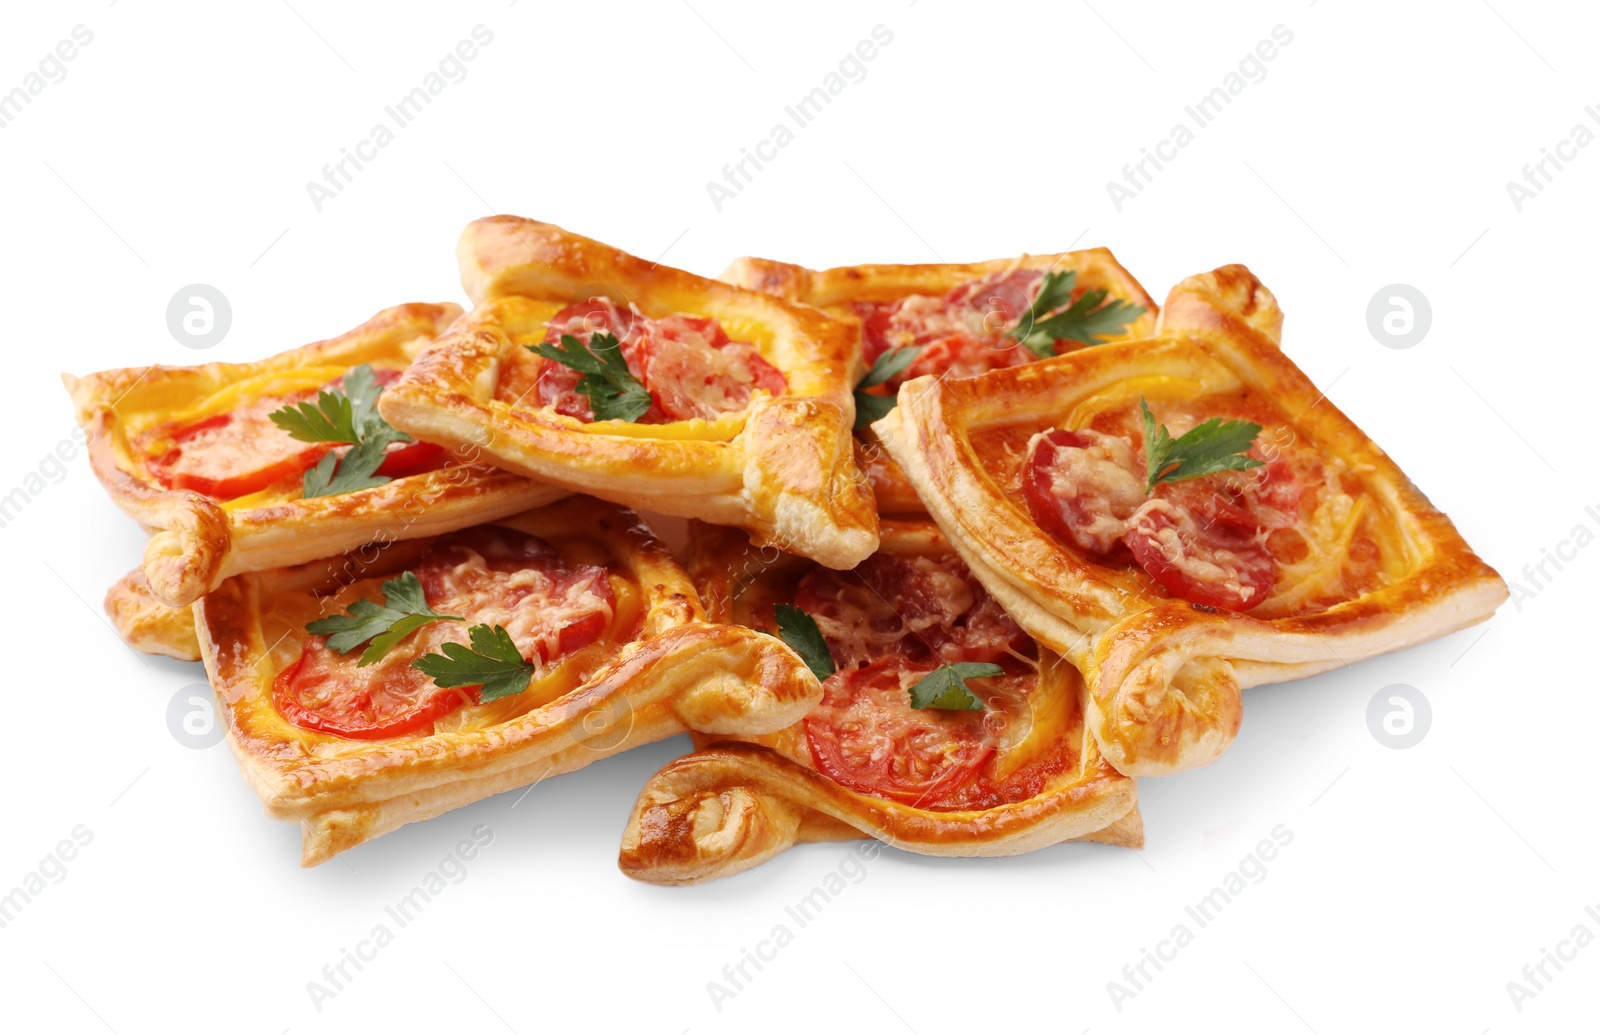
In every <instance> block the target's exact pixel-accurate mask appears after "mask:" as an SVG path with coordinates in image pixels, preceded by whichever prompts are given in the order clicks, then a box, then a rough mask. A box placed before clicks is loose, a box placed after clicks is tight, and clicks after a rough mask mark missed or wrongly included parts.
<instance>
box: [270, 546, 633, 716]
mask: <svg viewBox="0 0 1600 1035" xmlns="http://www.w3.org/2000/svg"><path fill="white" fill-rule="evenodd" d="M411 570H412V571H414V572H415V573H416V575H417V579H418V581H419V582H421V584H422V587H423V595H424V597H425V598H426V600H427V602H428V605H429V606H430V607H432V608H433V609H434V610H435V611H437V612H439V613H441V614H454V615H460V616H462V618H463V619H464V621H463V622H460V623H455V622H451V623H446V622H435V623H432V624H430V625H426V626H424V627H423V628H422V629H420V630H418V631H417V632H415V633H413V634H412V635H411V636H410V637H408V638H407V639H406V640H404V641H402V643H401V644H400V645H398V646H397V647H396V648H394V649H393V650H391V651H390V652H389V653H388V654H387V655H385V656H384V657H383V658H382V659H380V660H379V661H377V662H376V663H374V664H372V665H368V666H365V667H363V666H361V665H360V664H359V661H360V656H361V655H360V652H359V651H352V652H351V653H349V654H343V655H341V654H336V653H334V652H333V651H331V650H329V649H328V647H327V642H326V638H325V637H320V636H319V637H315V638H313V639H311V640H309V641H308V642H307V643H306V646H305V647H304V649H303V650H302V651H301V654H300V657H299V658H298V659H297V660H296V661H295V662H294V663H293V664H291V665H289V666H288V667H286V668H285V669H284V670H283V671H282V672H280V673H279V674H278V678H277V680H276V681H275V682H274V684H273V699H274V701H275V702H276V704H277V706H278V710H279V711H280V712H281V713H282V714H283V715H284V717H285V718H287V719H288V720H289V721H290V722H292V723H294V724H295V725H296V726H300V727H302V728H305V729H312V730H317V731H319V732H323V733H331V734H334V735H336V736H341V737H350V738H354V739H358V740H377V739H383V738H387V737H399V736H405V735H407V734H413V733H418V732H422V731H425V730H427V729H429V728H431V726H432V724H433V723H434V722H435V721H437V720H438V719H440V718H441V717H443V716H445V715H448V714H449V713H450V712H452V711H454V710H455V709H457V708H460V707H462V706H463V705H465V704H468V703H476V702H477V699H478V698H477V688H476V687H460V688H456V689H451V690H444V689H441V688H440V687H438V686H436V685H435V684H434V683H433V682H432V680H431V679H429V678H428V677H427V676H426V675H424V674H423V673H421V672H419V671H418V670H417V669H415V668H412V667H411V663H412V661H414V660H415V659H416V658H418V657H420V656H422V655H423V654H427V653H433V652H436V651H437V650H438V648H439V645H440V644H442V643H444V642H446V641H456V642H463V641H464V640H465V639H466V637H465V634H464V631H463V630H465V629H466V628H468V627H470V626H472V625H475V624H480V623H481V624H492V625H500V626H504V627H505V628H506V630H507V632H508V633H509V634H510V635H511V638H512V639H513V640H514V641H515V642H516V643H517V646H518V649H519V650H520V651H521V652H522V654H523V657H526V658H530V659H537V660H538V661H540V662H544V663H548V662H552V661H555V660H556V659H558V658H560V657H562V656H565V655H567V654H570V653H572V652H573V651H576V650H579V649H581V648H583V647H586V646H588V645H589V644H590V643H593V642H594V641H595V640H596V639H598V638H599V637H600V636H601V634H603V633H604V632H605V630H606V627H607V625H608V624H609V623H610V621H611V618H612V616H613V615H614V614H615V612H616V594H615V591H614V590H613V589H612V588H611V582H610V578H609V576H608V573H607V572H606V569H605V568H602V567H597V566H594V565H576V566H569V565H567V564H566V562H565V561H564V559H563V558H562V556H561V554H560V553H559V552H558V551H557V550H556V549H555V548H554V547H553V546H551V545H550V544H549V543H547V542H545V541H544V540H543V539H540V538H538V537H537V536H532V535H528V534H527V533H526V532H521V531H518V530H516V529H511V528H505V527H503V526H500V525H480V526H478V527H475V528H470V529H466V530H464V531H461V532H453V533H451V534H449V535H445V536H441V537H439V538H438V539H437V540H435V541H434V543H433V545H432V546H431V547H429V549H428V552H427V553H425V554H424V555H423V556H422V557H421V558H420V559H419V560H418V561H417V564H416V565H415V566H414V567H413V568H412V569H411Z"/></svg>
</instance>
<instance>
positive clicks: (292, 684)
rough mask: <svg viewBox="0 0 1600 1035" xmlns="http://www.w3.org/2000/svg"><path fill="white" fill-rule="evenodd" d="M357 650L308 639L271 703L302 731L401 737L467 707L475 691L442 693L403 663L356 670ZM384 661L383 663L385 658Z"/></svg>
mask: <svg viewBox="0 0 1600 1035" xmlns="http://www.w3.org/2000/svg"><path fill="white" fill-rule="evenodd" d="M359 657H360V652H359V651H356V652H354V653H351V654H346V655H340V654H335V653H334V652H333V651H331V650H329V649H328V646H327V640H326V638H325V637H322V636H318V637H317V638H315V639H313V640H311V641H309V642H308V643H307V644H306V646H305V649H304V650H303V651H301V652H300V657H299V659H298V660H297V661H295V662H294V664H292V665H290V666H289V667H288V668H286V669H284V670H283V671H282V672H280V673H278V678H277V679H276V680H274V682H273V684H272V700H273V703H275V704H276V705H277V706H278V711H279V712H281V713H282V714H283V717H284V718H285V719H288V720H289V721H290V722H292V723H294V724H295V725H296V726H299V727H300V728H302V729H308V730H316V731H317V732H319V733H331V734H333V735H334V736H336V737H347V738H350V739H353V740H382V739H384V738H387V737H403V736H406V735H408V734H412V733H420V732H422V731H423V730H426V729H429V728H431V727H432V726H433V724H434V722H436V721H437V720H439V719H442V718H444V717H445V716H446V715H449V714H450V713H451V712H453V711H455V710H456V709H457V708H460V707H461V706H462V705H464V704H466V703H467V702H468V701H469V700H470V701H472V702H473V703H476V702H477V699H478V695H477V688H476V687H460V688H457V689H454V690H444V689H441V688H440V687H437V686H435V685H434V683H433V680H431V679H429V678H428V677H427V676H425V675H423V674H422V673H421V672H419V671H417V670H416V669H414V668H411V667H410V665H409V661H408V663H407V664H405V665H399V664H383V663H380V664H377V665H369V666H368V667H366V668H358V667H356V659H357V658H359ZM385 660H387V659H385Z"/></svg>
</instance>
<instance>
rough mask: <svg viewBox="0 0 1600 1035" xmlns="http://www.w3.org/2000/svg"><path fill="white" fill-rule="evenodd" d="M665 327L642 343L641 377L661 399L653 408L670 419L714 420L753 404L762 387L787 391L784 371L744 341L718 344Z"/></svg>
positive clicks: (773, 392) (648, 416) (771, 391)
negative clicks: (755, 395) (753, 395)
mask: <svg viewBox="0 0 1600 1035" xmlns="http://www.w3.org/2000/svg"><path fill="white" fill-rule="evenodd" d="M698 337H699V336H698V335H694V336H692V337H677V336H674V335H670V334H668V333H667V332H666V331H665V330H664V329H661V328H656V329H653V330H652V331H651V332H650V333H647V334H646V335H645V336H644V337H643V340H642V341H641V342H640V345H639V353H638V355H639V380H640V381H641V382H643V384H644V386H645V387H646V388H648V389H649V390H650V395H651V397H652V398H653V399H654V400H655V406H653V407H652V408H651V409H652V414H647V415H646V419H647V420H648V419H650V417H651V416H652V415H653V414H654V413H655V411H657V410H659V411H660V417H659V419H660V420H662V421H663V422H666V421H679V420H693V419H695V418H700V419H702V420H711V419H714V418H716V417H717V416H718V415H720V414H724V413H737V412H738V411H739V410H742V409H744V408H745V407H746V406H748V405H750V397H751V395H752V394H753V393H754V392H755V390H756V389H758V388H763V389H766V390H767V391H768V392H770V393H772V394H774V395H781V394H782V393H783V390H784V388H785V387H787V385H786V382H785V381H784V378H783V374H781V373H780V372H779V371H778V369H777V368H776V367H774V366H773V365H772V364H771V363H768V362H767V361H766V360H765V359H763V358H762V357H761V353H759V352H757V351H756V350H755V348H754V347H753V346H750V345H746V344H744V343H743V342H734V343H728V344H724V345H722V346H720V347H712V346H709V345H706V344H704V343H703V341H702V340H696V339H698Z"/></svg>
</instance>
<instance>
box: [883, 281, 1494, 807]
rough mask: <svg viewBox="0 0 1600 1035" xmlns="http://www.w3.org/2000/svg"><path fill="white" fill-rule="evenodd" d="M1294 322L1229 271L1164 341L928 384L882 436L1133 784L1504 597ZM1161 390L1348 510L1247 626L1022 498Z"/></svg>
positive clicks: (1464, 622) (1196, 285)
mask: <svg viewBox="0 0 1600 1035" xmlns="http://www.w3.org/2000/svg"><path fill="white" fill-rule="evenodd" d="M1281 326H1282V313H1281V312H1280V311H1279V309H1278V306H1277V303H1276V302H1275V301H1274V300H1273V299H1272V296H1271V294H1270V292H1268V291H1267V290H1266V289H1265V288H1264V287H1262V286H1261V285H1260V283H1259V282H1258V281H1257V280H1256V279H1255V278H1254V277H1253V276H1252V275H1251V274H1250V273H1249V271H1248V270H1246V269H1245V268H1244V267H1242V266H1228V267H1223V268H1221V269H1218V270H1215V271H1212V272H1210V273H1206V274H1201V275H1199V276H1196V277H1191V278H1189V279H1187V280H1185V281H1183V282H1182V283H1180V284H1179V285H1178V286H1177V287H1175V288H1174V289H1173V291H1172V293H1171V295H1170V296H1169V298H1168V300H1167V304H1166V306H1165V311H1164V313H1163V317H1162V326H1161V333H1160V334H1159V335H1158V336H1156V337H1153V338H1149V339H1145V340H1142V341H1133V342H1126V343H1121V344H1109V345H1104V346H1101V347H1098V348H1093V349H1084V350H1080V351H1078V352H1074V353H1070V354H1068V355H1064V356H1061V357H1059V358H1056V359H1052V360H1047V361H1045V362H1042V363H1037V364H1032V365H1029V366H1025V367H1017V368H1013V369H1008V370H1000V371H995V372H993V373H990V374H986V375H984V376H981V377H976V378H971V379H964V380H945V381H938V380H936V379H933V378H922V379H919V380H916V381H912V382H909V383H907V384H905V385H904V386H902V388H901V390H900V395H899V405H898V407H897V408H896V409H895V410H894V411H893V412H891V413H890V414H889V415H888V416H887V417H886V418H884V419H883V420H881V421H879V422H878V423H877V424H875V425H874V430H875V431H876V432H877V433H878V435H879V437H880V438H881V439H882V440H883V442H884V444H885V445H886V446H887V448H888V450H889V452H890V454H891V455H892V456H893V457H894V458H895V459H896V460H897V461H899V463H900V464H901V466H902V467H903V468H904V470H905V472H906V474H907V475H908V476H909V478H910V479H911V482H912V484H913V485H915V487H916V489H917V493H918V495H919V496H920V497H921V499H922V501H923V502H924V503H925V504H926V506H927V508H928V511H929V513H930V514H931V515H932V516H933V518H934V519H935V520H936V521H937V522H938V523H939V526H940V528H942V529H943V530H944V532H945V534H946V535H948V536H949V537H950V541H951V543H952V544H953V545H954V546H955V548H956V549H957V550H958V551H959V552H960V553H961V555H962V557H963V558H965V559H966V561H967V563H968V564H969V565H970V566H971V568H972V570H973V572H974V573H975V574H976V575H977V576H978V577H979V578H980V579H981V580H982V581H983V584H984V585H985V586H986V587H987V588H988V590H989V592H990V593H992V594H993V595H994V596H995V598H996V599H998V600H999V601H1000V602H1001V603H1002V604H1003V605H1004V607H1005V609H1006V610H1007V611H1008V612H1009V613H1010V614H1011V615H1012V616H1013V617H1014V618H1015V619H1016V620H1017V622H1018V623H1019V624H1021V625H1022V627H1023V628H1025V629H1026V630H1027V631H1028V632H1029V633H1030V634H1032V635H1033V636H1034V637H1035V638H1037V639H1038V640H1039V641H1040V642H1041V643H1043V644H1045V645H1047V646H1048V647H1050V648H1051V649H1052V650H1055V651H1058V652H1060V653H1062V654H1063V655H1064V656H1066V657H1067V658H1069V659H1070V660H1071V661H1072V662H1073V664H1075V665H1077V666H1078V668H1079V669H1080V670H1081V671H1082V672H1083V674H1084V678H1085V680H1086V682H1087V684H1088V688H1089V697H1090V706H1089V711H1088V720H1089V725H1090V728H1091V729H1092V730H1093V732H1094V735H1095V738H1096V740H1097V741H1098V742H1099V744H1100V747H1101V749H1102V750H1103V751H1104V753H1105V757H1106V758H1107V759H1108V760H1109V761H1110V762H1111V764H1113V765H1115V766H1116V767H1117V768H1118V769H1119V770H1120V771H1122V772H1124V773H1127V774H1130V775H1159V774H1164V773H1171V772H1176V771H1178V770H1181V769H1187V768H1190V767H1193V766H1197V765H1203V764H1205V763H1207V762H1210V761H1212V760H1214V759H1215V758H1217V757H1218V756H1219V755H1220V754H1221V753H1222V752H1223V751H1224V750H1226V748H1227V747H1228V745H1229V744H1230V743H1231V742H1232V740H1233V738H1234V736H1235V734H1236V733H1237V731H1238V728H1239V721H1240V716H1241V702H1240V694H1239V691H1240V688H1241V687H1247V686H1254V685H1257V684H1261V683H1270V682H1281V681H1285V680H1289V679H1295V678H1299V677H1302V676H1308V675H1312V674H1314V673H1317V672H1322V671H1325V670H1327V669H1331V668H1336V667H1338V666H1341V665H1347V664H1350V663H1352V662H1355V661H1359V660H1361V659H1363V658H1367V657H1371V656H1373V655H1375V654H1380V653H1384V652H1386V651H1391V650H1396V649H1399V648H1402V647H1406V646H1409V645H1411V644H1415V643H1419V642H1422V641H1424V640H1428V639H1432V638H1434V637H1438V636H1442V635H1444V634H1446V633H1449V632H1452V631H1455V630H1457V629H1461V628H1464V627H1466V626H1469V625H1472V624H1474V623H1476V622H1480V621H1483V620H1484V619H1486V618H1488V617H1489V615H1490V614H1491V613H1492V612H1493V611H1494V609H1495V608H1496V607H1497V606H1498V605H1499V604H1500V603H1501V602H1503V601H1504V600H1505V599H1506V595H1507V593H1506V587H1505V584H1504V582H1503V581H1502V580H1501V579H1500V577H1499V576H1498V575H1497V574H1496V573H1495V572H1494V570H1493V569H1492V568H1490V567H1489V566H1488V565H1487V564H1485V563H1484V562H1483V561H1482V560H1480V559H1479V558H1478V557H1477V555H1476V554H1474V553H1473V552H1472V550H1471V549H1470V548H1469V547H1468V546H1467V544H1466V542H1465V541H1463V539H1462V538H1461V535H1460V534H1459V533H1458V532H1457V531H1456V529H1455V527H1454V526H1453V525H1452V524H1451V523H1450V520H1449V519H1448V518H1447V517H1446V516H1445V515H1444V514H1442V513H1440V512H1439V511H1438V510H1437V509H1435V508H1434V507H1433V506H1432V504H1430V503H1429V502H1428V499H1427V497H1425V496H1424V495H1423V494H1422V493H1421V492H1420V491H1419V490H1418V489H1417V488H1416V486H1415V485H1414V484H1412V482H1411V480H1410V479H1409V478H1408V477H1407V476H1406V475H1405V473H1404V472H1403V471H1401V470H1400V469H1399V467H1398V466H1396V465H1395V463H1394V461H1392V460H1391V459H1390V458H1389V457H1388V455H1387V454H1385V453H1384V452H1383V450H1382V449H1381V448H1379V447H1378V446H1377V445H1376V444H1375V443H1373V442H1372V441H1371V440H1370V439H1368V438H1367V436H1366V435H1365V434H1364V433H1363V432H1362V431H1361V429H1360V428H1358V427H1356V425H1355V424H1354V423H1352V422H1351V421H1350V419H1349V418H1348V417H1346V416H1345V415H1344V414H1343V413H1341V412H1339V410H1338V408H1337V407H1336V406H1334V404H1333V403H1332V402H1330V401H1329V400H1327V399H1326V398H1325V397H1324V396H1323V394H1322V393H1321V392H1320V391H1318V390H1317V388H1316V386H1315V385H1314V384H1312V383H1311V381H1310V379H1309V378H1307V377H1306V375H1305V374H1304V373H1302V372H1301V371H1300V369H1299V368H1298V367H1296V366H1295V364H1294V363H1293V362H1292V361H1291V360H1290V359H1289V358H1288V357H1287V356H1285V355H1284V354H1283V352H1282V351H1281V350H1280V349H1279V347H1278V336H1279V333H1280V329H1281ZM1144 395H1149V396H1150V398H1151V400H1152V405H1156V406H1158V408H1159V407H1161V406H1168V407H1171V408H1173V409H1182V408H1183V407H1185V406H1189V407H1194V406H1200V405H1204V404H1205V403H1206V402H1207V401H1208V400H1217V401H1218V402H1217V405H1218V406H1220V407H1221V412H1223V413H1226V412H1227V410H1228V407H1229V406H1234V405H1246V406H1249V407H1251V408H1252V412H1257V413H1260V414H1263V415H1265V416H1264V418H1263V420H1264V421H1265V422H1269V423H1270V424H1271V428H1270V430H1271V431H1272V432H1274V433H1275V434H1276V436H1277V439H1276V440H1277V441H1280V442H1281V443H1282V444H1283V448H1284V449H1285V450H1288V449H1291V448H1292V449H1295V450H1299V451H1301V453H1302V454H1304V455H1311V456H1314V457H1316V458H1318V459H1319V460H1320V462H1321V463H1322V465H1323V466H1324V467H1325V469H1326V470H1327V471H1329V472H1331V476H1333V477H1335V478H1336V481H1335V483H1334V484H1336V485H1337V486H1338V487H1339V492H1340V494H1341V495H1342V496H1343V497H1344V498H1342V499H1341V500H1340V501H1339V502H1341V504H1343V506H1342V509H1338V508H1330V514H1329V515H1328V520H1327V521H1325V522H1324V521H1320V520H1319V521H1318V522H1317V523H1314V524H1302V525H1301V526H1300V527H1298V528H1297V529H1294V531H1296V532H1297V533H1298V534H1300V535H1301V536H1303V537H1304V540H1305V544H1306V550H1305V556H1306V557H1307V558H1310V559H1311V560H1315V559H1317V558H1321V557H1324V556H1326V557H1328V558H1331V560H1330V561H1329V565H1328V566H1325V567H1324V568H1322V569H1320V570H1317V571H1313V572H1311V573H1309V574H1303V577H1302V574H1301V573H1297V578H1298V579H1299V581H1298V582H1297V583H1295V584H1292V585H1284V584H1282V583H1281V582H1280V584H1279V586H1278V587H1277V589H1276V590H1275V592H1274V594H1273V596H1272V598H1271V599H1269V600H1268V601H1267V602H1266V603H1265V604H1263V605H1262V606H1261V607H1260V608H1258V609H1256V611H1255V613H1241V612H1239V611H1234V610H1228V609H1227V608H1224V607H1214V606H1205V605H1202V604H1196V603H1190V602H1188V601H1186V600H1183V599H1179V598H1177V597H1175V596H1173V595H1171V594H1169V593H1168V592H1166V591H1164V590H1163V589H1161V588H1160V586H1158V585H1156V584H1155V583H1153V582H1151V581H1150V580H1149V579H1147V578H1141V577H1138V573H1137V572H1131V571H1130V570H1129V569H1128V568H1127V567H1126V566H1118V565H1115V564H1109V565H1108V564H1107V563H1105V562H1104V561H1103V560H1096V559H1092V558H1091V557H1090V556H1088V555H1087V554H1086V553H1085V551H1084V550H1083V549H1081V548H1079V547H1078V546H1075V545H1072V544H1070V543H1068V542H1066V541H1064V540H1063V539H1061V538H1058V537H1057V536H1055V535H1052V534H1051V533H1049V532H1047V531H1045V530H1044V529H1043V528H1041V527H1040V526H1039V524H1038V523H1036V521H1035V520H1034V518H1033V516H1032V515H1031V514H1030V512H1029V509H1028V507H1027V506H1025V505H1024V502H1023V500H1022V499H1020V498H1019V483H1020V480H1021V477H1022V475H1021V465H1022V463H1023V458H1024V457H1025V456H1026V454H1027V451H1028V449H1029V448H1030V445H1029V444H1030V443H1031V442H1032V441H1034V436H1036V435H1039V434H1041V433H1042V432H1044V431H1045V430H1046V429H1053V428H1086V427H1088V426H1089V425H1090V424H1091V423H1093V422H1094V421H1095V420H1097V419H1099V417H1100V415H1101V414H1102V413H1104V412H1106V411H1107V410H1109V409H1110V408H1111V407H1114V406H1122V407H1125V406H1126V405H1127V404H1128V402H1129V400H1130V399H1132V398H1142V397H1143V396H1144ZM1208 412H1209V411H1208ZM1141 481H1142V479H1141ZM1318 516H1319V518H1320V517H1321V516H1322V515H1321V511H1319V512H1318ZM1341 536H1342V537H1343V538H1342V539H1341V538H1340V537H1341ZM1352 542H1358V543H1359V546H1360V550H1361V551H1364V553H1363V556H1362V565H1363V566H1364V569H1363V570H1365V571H1366V575H1364V576H1363V578H1362V579H1361V580H1359V582H1358V584H1357V585H1355V586H1354V587H1352V588H1348V589H1344V590H1341V589H1339V587H1340V586H1341V585H1343V581H1342V580H1343V576H1342V575H1341V574H1340V573H1341V572H1342V571H1343V570H1344V569H1343V568H1341V567H1338V565H1340V564H1345V563H1347V562H1348V563H1354V562H1350V561H1349V558H1350V557H1351V556H1353V555H1354V553H1353V551H1352V548H1351V545H1350V544H1351V543H1352ZM1309 564H1310V561H1308V562H1307V565H1309ZM1330 573H1331V574H1330ZM1314 579H1320V581H1319V582H1313V580H1314ZM1308 587H1310V588H1308ZM1329 587H1333V588H1332V589H1330V588H1329Z"/></svg>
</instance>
